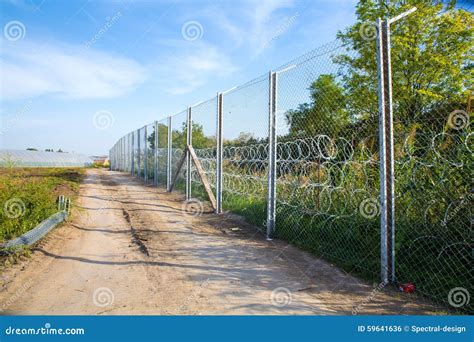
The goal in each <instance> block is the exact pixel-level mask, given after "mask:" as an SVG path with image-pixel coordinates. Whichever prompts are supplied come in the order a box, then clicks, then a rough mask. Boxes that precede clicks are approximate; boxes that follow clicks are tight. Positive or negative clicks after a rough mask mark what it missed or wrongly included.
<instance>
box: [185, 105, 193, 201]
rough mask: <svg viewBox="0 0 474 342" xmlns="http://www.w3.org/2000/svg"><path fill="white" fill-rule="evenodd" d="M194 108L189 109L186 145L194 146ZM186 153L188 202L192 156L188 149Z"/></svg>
mask: <svg viewBox="0 0 474 342" xmlns="http://www.w3.org/2000/svg"><path fill="white" fill-rule="evenodd" d="M192 126H193V125H192V107H188V117H187V120H186V145H188V146H190V145H192V139H193V138H192V134H193V128H192ZM185 151H186V200H187V201H189V200H190V199H191V181H192V180H191V154H190V153H189V151H188V149H186V150H185Z"/></svg>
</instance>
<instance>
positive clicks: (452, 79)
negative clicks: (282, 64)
mask: <svg viewBox="0 0 474 342" xmlns="http://www.w3.org/2000/svg"><path fill="white" fill-rule="evenodd" d="M444 5H446V2H444V4H443V1H440V0H395V1H390V2H388V1H373V0H361V1H359V4H358V5H357V10H356V14H357V22H356V24H355V25H353V26H350V27H349V28H348V29H347V30H345V31H344V32H340V33H339V34H338V38H339V39H340V40H341V41H342V42H343V43H344V45H345V46H347V48H348V49H349V50H350V51H353V52H356V53H347V54H342V55H339V56H337V57H336V58H335V62H336V63H338V64H339V65H340V66H341V70H340V76H341V82H342V84H343V86H344V88H345V92H346V96H347V98H348V102H349V103H350V105H349V106H348V107H347V109H348V110H349V111H350V115H351V116H352V117H358V116H361V117H362V118H365V119H367V118H370V117H371V118H374V117H376V116H377V112H378V102H377V82H376V80H377V62H376V58H375V56H376V41H375V26H374V24H373V23H375V22H376V20H377V18H378V17H381V18H385V17H393V16H395V15H398V14H400V13H402V12H404V11H407V10H408V9H410V8H412V7H414V6H416V7H417V11H416V12H415V13H413V14H412V15H410V16H408V17H405V18H404V19H403V21H401V22H398V23H395V24H392V25H391V46H392V54H391V59H392V83H393V106H394V117H395V120H396V121H397V122H399V123H400V124H402V125H403V126H405V127H406V126H410V125H414V124H420V123H423V124H430V123H431V124H433V123H436V122H440V121H441V122H446V119H447V117H448V115H449V112H448V113H446V112H445V111H444V110H443V107H446V106H448V107H451V106H452V105H451V106H449V105H450V104H453V103H460V102H463V100H464V99H465V92H466V90H467V89H469V88H470V87H471V84H470V82H471V80H472V79H473V76H474V74H473V68H472V67H473V63H472V61H473V59H472V56H470V53H472V48H473V39H472V38H473V24H474V20H473V16H472V14H470V13H468V12H467V11H465V10H455V11H451V10H452V9H454V7H455V5H456V1H450V2H449V4H447V5H446V8H444V9H443V6H444ZM441 12H444V13H442V14H440V13H441ZM367 30H371V32H369V34H367ZM374 122H376V120H374Z"/></svg>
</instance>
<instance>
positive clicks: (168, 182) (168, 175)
mask: <svg viewBox="0 0 474 342" xmlns="http://www.w3.org/2000/svg"><path fill="white" fill-rule="evenodd" d="M172 132H173V131H172V129H171V116H170V117H168V153H167V154H168V158H167V162H166V190H167V191H170V189H171V158H172V157H173V156H172V144H173V137H172Z"/></svg>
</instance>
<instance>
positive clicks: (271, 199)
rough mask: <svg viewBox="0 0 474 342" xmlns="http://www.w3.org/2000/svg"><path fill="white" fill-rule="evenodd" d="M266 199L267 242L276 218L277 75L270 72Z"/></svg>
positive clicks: (273, 230)
mask: <svg viewBox="0 0 474 342" xmlns="http://www.w3.org/2000/svg"><path fill="white" fill-rule="evenodd" d="M268 82H269V84H268V87H269V96H268V198H267V240H271V239H272V237H273V234H274V232H275V218H276V163H277V161H276V159H277V148H276V146H277V137H276V125H277V119H276V111H277V73H276V72H270V73H269V77H268Z"/></svg>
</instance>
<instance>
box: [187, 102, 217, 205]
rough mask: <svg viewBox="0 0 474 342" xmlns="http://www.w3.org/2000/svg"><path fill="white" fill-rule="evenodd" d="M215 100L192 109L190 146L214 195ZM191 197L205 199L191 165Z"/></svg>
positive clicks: (198, 178)
mask: <svg viewBox="0 0 474 342" xmlns="http://www.w3.org/2000/svg"><path fill="white" fill-rule="evenodd" d="M216 109H217V100H216V98H213V99H210V100H208V101H206V102H203V103H201V104H199V105H197V106H195V107H192V112H191V113H192V141H191V142H192V146H193V148H194V150H195V152H196V155H197V157H198V159H199V161H200V162H201V165H202V167H203V169H204V172H205V175H206V178H207V180H208V181H209V184H210V186H211V188H212V190H213V192H214V194H215V185H216V135H215V134H216ZM191 181H192V182H191V186H192V191H191V193H192V196H193V197H198V198H201V199H207V194H206V192H205V190H204V186H203V185H202V182H201V179H200V177H199V174H198V173H197V171H196V168H195V167H194V163H192V170H191Z"/></svg>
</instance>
